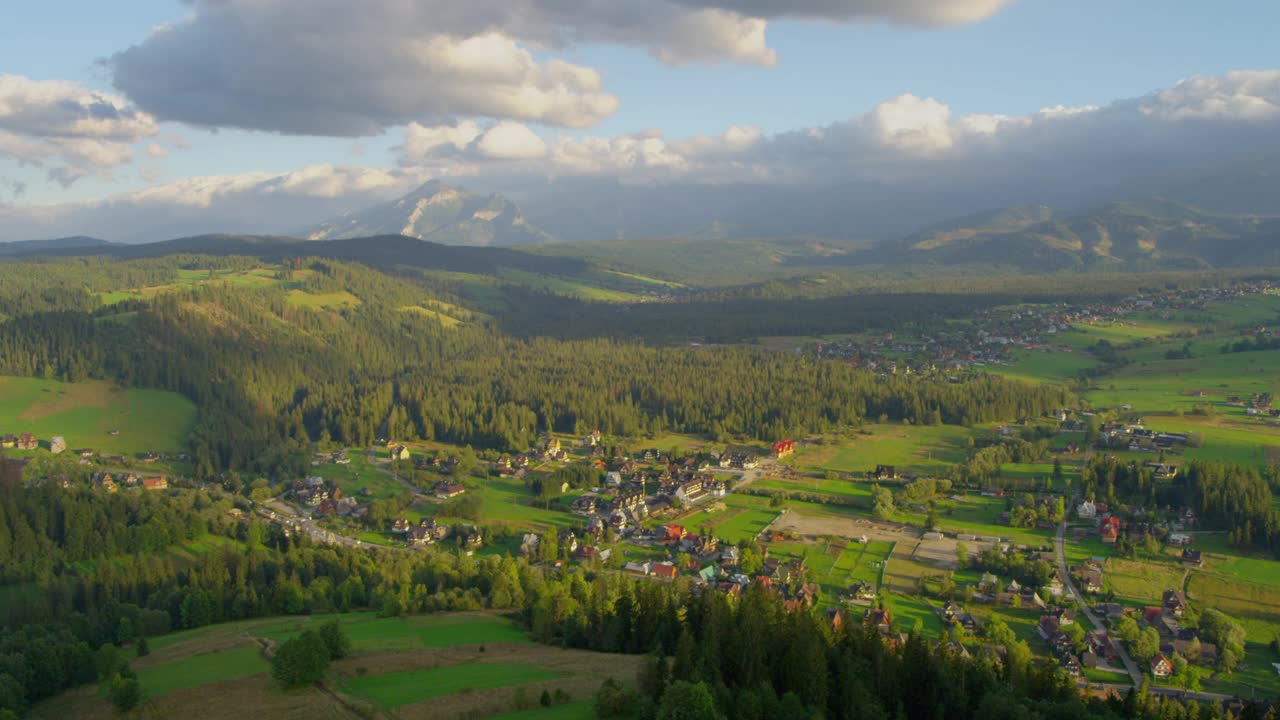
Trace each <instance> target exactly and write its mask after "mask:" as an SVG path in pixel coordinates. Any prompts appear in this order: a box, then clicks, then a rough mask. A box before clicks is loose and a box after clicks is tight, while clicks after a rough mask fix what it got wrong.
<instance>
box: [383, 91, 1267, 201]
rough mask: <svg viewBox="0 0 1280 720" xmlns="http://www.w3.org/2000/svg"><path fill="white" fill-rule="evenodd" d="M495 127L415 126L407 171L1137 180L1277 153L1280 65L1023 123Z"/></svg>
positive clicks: (928, 115) (899, 114) (901, 109)
mask: <svg viewBox="0 0 1280 720" xmlns="http://www.w3.org/2000/svg"><path fill="white" fill-rule="evenodd" d="M507 127H511V128H516V127H520V126H518V125H515V124H507ZM485 132H486V131H485V130H484V129H482V128H481V127H479V126H478V125H476V124H474V123H460V124H458V125H454V126H445V127H435V128H427V127H423V126H419V125H415V126H411V127H410V128H409V130H408V131H407V132H406V141H405V144H404V145H403V146H402V147H401V164H402V165H405V166H415V165H423V166H431V167H435V168H443V167H448V168H449V169H450V171H451V172H453V173H455V174H468V175H485V174H488V175H508V176H510V175H519V174H531V175H539V176H563V175H607V176H612V177H616V178H618V179H620V180H622V181H624V182H626V181H643V182H655V181H664V180H680V181H694V182H726V181H743V182H761V181H789V182H800V183H805V182H843V181H848V180H873V181H887V182H907V181H912V180H924V181H930V182H933V181H946V180H947V179H954V178H967V180H966V182H970V183H973V184H974V185H975V186H978V185H981V184H982V183H983V182H986V181H990V182H1000V181H1013V180H1016V181H1018V182H1021V181H1024V180H1025V181H1026V182H1029V183H1031V184H1032V185H1035V184H1036V183H1041V182H1048V181H1049V180H1048V179H1047V178H1046V177H1036V176H1037V175H1045V174H1046V173H1047V174H1055V173H1060V174H1063V175H1064V176H1067V177H1078V176H1080V175H1084V176H1087V175H1088V174H1089V173H1096V175H1097V176H1098V177H1100V178H1115V177H1120V176H1136V175H1140V174H1142V173H1146V172H1152V171H1154V170H1157V169H1160V170H1162V171H1163V169H1165V168H1166V167H1170V166H1178V165H1179V164H1180V163H1181V164H1183V165H1185V166H1186V167H1194V166H1196V165H1197V164H1198V163H1203V162H1204V161H1205V160H1206V158H1208V159H1212V156H1214V155H1215V154H1225V155H1224V157H1231V156H1233V154H1239V153H1246V154H1247V153H1248V152H1258V151H1261V150H1263V149H1266V148H1267V147H1268V145H1267V142H1268V141H1271V140H1275V139H1276V138H1277V137H1278V136H1280V71H1251V72H1246V71H1241V72H1232V73H1228V74H1226V75H1223V76H1221V77H1194V78H1189V79H1187V80H1185V81H1183V82H1180V83H1178V84H1177V85H1176V86H1174V87H1172V88H1169V89H1166V90H1160V91H1157V92H1153V93H1151V94H1149V95H1146V96H1143V97H1140V98H1134V99H1128V100H1119V101H1116V102H1113V103H1111V104H1109V105H1105V106H1087V107H1075V108H1067V107H1062V106H1058V107H1051V108H1046V109H1044V110H1041V111H1039V112H1037V113H1033V114H1030V115H1023V116H1007V115H990V114H971V115H962V116H956V115H954V114H953V113H952V111H951V109H950V108H949V107H948V106H947V105H946V104H945V103H943V102H941V101H940V100H938V99H936V98H928V97H917V96H914V95H909V94H908V95H900V96H898V97H895V98H891V99H889V100H886V101H884V102H881V103H879V104H878V105H876V106H875V107H873V108H871V109H870V110H869V111H867V112H865V113H862V114H860V115H856V116H854V117H852V118H849V119H848V120H844V121H841V122H836V123H833V124H831V125H827V126H824V127H815V128H806V129H801V130H796V131H791V132H785V133H781V134H778V135H774V136H768V137H766V136H764V135H762V134H761V132H760V131H759V129H757V128H754V127H751V126H734V127H730V128H728V129H727V130H725V131H724V132H723V133H721V134H719V135H700V136H695V137H691V138H686V139H676V140H670V139H667V138H666V137H665V136H664V134H663V133H662V132H661V131H660V130H649V131H645V132H641V133H633V134H628V135H621V136H614V137H600V136H592V135H586V136H570V135H561V136H560V137H558V138H556V139H554V140H552V141H550V142H549V143H548V146H547V150H546V152H541V151H539V152H530V153H528V154H527V155H517V154H514V153H507V154H485V153H481V152H476V145H477V144H478V139H479V138H481V137H483V135H484V133H485ZM489 132H492V131H489ZM526 132H527V129H526ZM528 135H529V136H532V133H528ZM424 147H429V148H430V149H428V150H424V149H423V148H424ZM1051 168H1052V170H1050V169H1051Z"/></svg>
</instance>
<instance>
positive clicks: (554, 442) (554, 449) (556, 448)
mask: <svg viewBox="0 0 1280 720" xmlns="http://www.w3.org/2000/svg"><path fill="white" fill-rule="evenodd" d="M558 452H560V438H554V437H553V438H551V439H549V440H547V454H548V455H555V454H556V453H558Z"/></svg>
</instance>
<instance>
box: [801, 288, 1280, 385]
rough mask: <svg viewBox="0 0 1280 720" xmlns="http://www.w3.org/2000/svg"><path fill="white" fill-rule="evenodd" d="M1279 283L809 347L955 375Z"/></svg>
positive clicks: (888, 371) (1005, 311)
mask: <svg viewBox="0 0 1280 720" xmlns="http://www.w3.org/2000/svg"><path fill="white" fill-rule="evenodd" d="M1274 290H1275V284H1274V283H1270V282H1260V283H1241V284H1238V285H1235V286H1233V287H1230V288H1213V289H1209V288H1200V289H1192V290H1171V291H1168V292H1164V293H1157V294H1154V295H1143V296H1130V297H1125V298H1122V299H1119V300H1107V301H1095V302H1089V303H1056V304H1052V305H1018V306H1011V307H998V308H991V309H988V310H982V311H979V312H977V313H976V314H975V315H974V319H973V321H972V322H971V323H967V324H964V325H953V326H947V328H946V329H940V330H929V331H925V332H922V333H920V334H919V335H916V336H912V337H907V336H904V335H902V334H901V333H898V334H896V335H895V334H894V333H892V332H886V333H879V334H875V335H872V336H869V337H862V338H852V339H844V340H836V341H823V342H821V343H816V344H814V345H812V346H810V347H809V348H807V350H808V351H809V352H812V353H814V354H816V355H817V356H819V357H825V358H832V359H838V360H843V361H845V362H848V363H849V364H851V365H854V366H855V367H861V368H865V369H867V370H871V371H873V372H877V373H881V374H884V375H921V374H926V375H933V374H947V375H950V376H955V375H956V374H958V373H960V372H963V371H965V370H969V369H972V368H982V367H985V366H991V365H1003V364H1007V363H1009V362H1012V361H1013V359H1014V355H1013V351H1014V350H1019V349H1021V350H1044V351H1052V352H1074V350H1073V348H1070V347H1066V346H1064V345H1062V344H1061V343H1057V342H1054V340H1055V336H1057V335H1058V334H1059V333H1062V332H1065V331H1067V330H1070V329H1071V328H1072V327H1073V326H1082V325H1093V324H1099V323H1110V322H1114V321H1117V320H1123V319H1124V318H1125V317H1127V316H1129V315H1131V314H1133V313H1135V312H1146V313H1154V314H1156V315H1157V316H1162V315H1165V314H1169V313H1173V312H1175V311H1186V310H1203V309H1204V308H1205V307H1206V304H1207V303H1209V302H1214V301H1226V300H1231V299H1233V298H1237V297H1241V296H1245V295H1254V294H1261V293H1266V292H1273V291H1274Z"/></svg>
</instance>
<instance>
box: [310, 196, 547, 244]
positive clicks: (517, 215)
mask: <svg viewBox="0 0 1280 720" xmlns="http://www.w3.org/2000/svg"><path fill="white" fill-rule="evenodd" d="M303 234H304V235H305V236H306V238H307V239H308V240H336V239H345V238H357V237H367V236H373V235H405V236H408V237H413V238H417V239H419V240H431V241H433V242H437V243H442V244H445V245H480V246H486V245H527V244H530V243H541V242H547V241H549V240H551V236H550V235H548V234H546V233H545V232H543V231H541V230H539V229H538V228H536V227H533V226H532V225H530V224H529V223H528V221H526V220H525V218H524V215H523V214H522V213H521V212H520V208H519V207H517V206H516V205H515V203H513V202H511V201H510V200H508V199H507V198H505V197H503V196H501V195H496V194H495V195H488V196H482V195H476V194H473V193H470V192H467V191H466V190H462V189H459V188H454V187H450V186H448V185H445V184H444V183H441V182H439V181H432V182H429V183H427V184H425V185H423V186H422V187H420V188H418V189H417V190H414V191H413V192H411V193H409V194H407V195H405V196H403V197H400V198H397V199H395V200H391V201H389V202H385V203H382V204H380V205H375V206H373V207H371V208H368V209H366V210H361V211H358V212H355V213H350V214H347V215H344V216H342V217H339V218H334V219H332V220H328V221H326V222H323V223H320V224H319V225H318V226H316V227H314V228H311V229H309V230H307V231H305V232H304V233H303Z"/></svg>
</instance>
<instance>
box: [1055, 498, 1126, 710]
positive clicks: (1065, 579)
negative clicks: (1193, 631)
mask: <svg viewBox="0 0 1280 720" xmlns="http://www.w3.org/2000/svg"><path fill="white" fill-rule="evenodd" d="M1074 505H1075V498H1072V500H1071V503H1070V504H1069V506H1074ZM1066 535H1067V519H1066V517H1063V518H1062V522H1061V523H1059V524H1058V534H1057V535H1056V536H1055V537H1054V540H1053V543H1054V552H1055V554H1056V555H1057V556H1058V574H1059V575H1060V576H1061V577H1062V584H1063V585H1064V586H1065V587H1066V589H1067V592H1069V593H1071V597H1072V598H1074V599H1075V601H1076V603H1077V604H1079V605H1080V607H1081V609H1082V610H1083V611H1084V614H1085V617H1087V618H1089V622H1090V623H1093V627H1094V628H1095V629H1097V630H1101V631H1102V632H1104V633H1105V632H1106V631H1107V626H1106V624H1105V623H1104V622H1102V620H1100V619H1099V618H1098V616H1097V615H1096V614H1094V612H1093V608H1091V607H1089V604H1088V603H1087V602H1085V599H1084V596H1083V595H1081V594H1080V591H1079V590H1078V589H1076V586H1075V583H1073V582H1071V573H1070V572H1068V571H1067V550H1066ZM1108 637H1109V639H1110V641H1111V647H1112V648H1114V649H1115V651H1116V656H1117V657H1119V658H1120V661H1121V662H1122V663H1123V664H1124V669H1125V672H1127V673H1129V679H1130V680H1132V681H1133V686H1134V687H1142V671H1141V670H1139V669H1138V665H1137V663H1135V662H1134V661H1133V658H1130V657H1129V653H1128V651H1127V650H1125V648H1124V644H1123V643H1119V642H1116V639H1115V638H1112V637H1110V636H1108Z"/></svg>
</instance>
